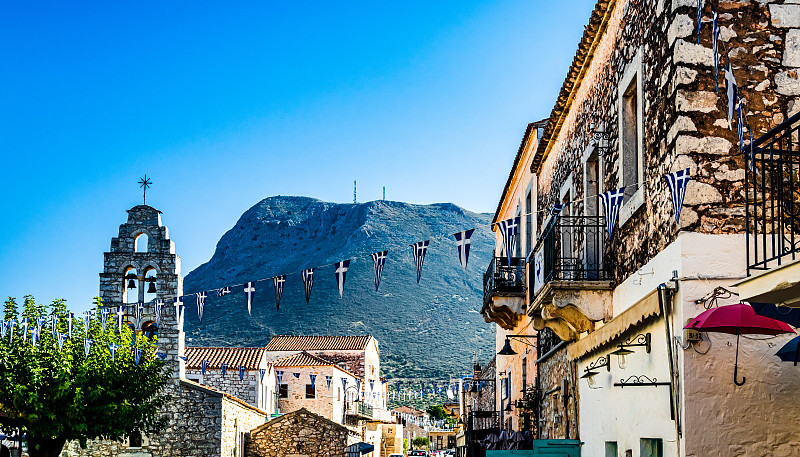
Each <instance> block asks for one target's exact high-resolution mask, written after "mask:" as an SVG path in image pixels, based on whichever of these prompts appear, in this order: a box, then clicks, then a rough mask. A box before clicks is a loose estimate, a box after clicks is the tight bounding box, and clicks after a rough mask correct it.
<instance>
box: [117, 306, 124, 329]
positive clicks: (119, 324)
mask: <svg viewBox="0 0 800 457" xmlns="http://www.w3.org/2000/svg"><path fill="white" fill-rule="evenodd" d="M116 314H117V331H118V332H122V319H123V318H124V317H125V307H124V306H118V307H117V313H116Z"/></svg>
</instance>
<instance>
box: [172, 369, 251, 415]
mask: <svg viewBox="0 0 800 457" xmlns="http://www.w3.org/2000/svg"><path fill="white" fill-rule="evenodd" d="M186 377H187V378H189V379H201V378H202V380H203V381H202V384H203V385H205V386H209V387H213V388H214V389H217V390H220V391H222V392H225V393H228V394H231V395H233V396H234V397H237V398H240V399H242V400H244V401H246V402H247V403H249V404H250V405H252V406H255V407H258V389H259V388H260V383H259V382H258V377H259V372H258V371H252V370H249V371H248V370H245V372H244V378H243V379H242V380H241V381H240V380H239V369H238V368H237V367H228V370H227V372H226V373H225V376H222V370H220V369H211V368H207V369H206V373H205V375H204V374H203V373H202V371H201V370H196V369H190V368H187V369H186Z"/></svg>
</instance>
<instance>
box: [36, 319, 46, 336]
mask: <svg viewBox="0 0 800 457" xmlns="http://www.w3.org/2000/svg"><path fill="white" fill-rule="evenodd" d="M43 326H44V316H39V317H37V318H36V336H37V337H39V336H42V327H43Z"/></svg>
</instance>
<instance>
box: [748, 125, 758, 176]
mask: <svg viewBox="0 0 800 457" xmlns="http://www.w3.org/2000/svg"><path fill="white" fill-rule="evenodd" d="M747 134H748V135H750V163H749V164H748V167H750V171H753V170H755V167H756V163H755V162H756V151H755V149H754V147H753V129H751V128H750V125H748V126H747Z"/></svg>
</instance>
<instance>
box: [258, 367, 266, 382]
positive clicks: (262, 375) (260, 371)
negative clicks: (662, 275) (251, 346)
mask: <svg viewBox="0 0 800 457" xmlns="http://www.w3.org/2000/svg"><path fill="white" fill-rule="evenodd" d="M258 374H259V375H261V382H264V375H265V374H267V369H266V368H259V369H258Z"/></svg>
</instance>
